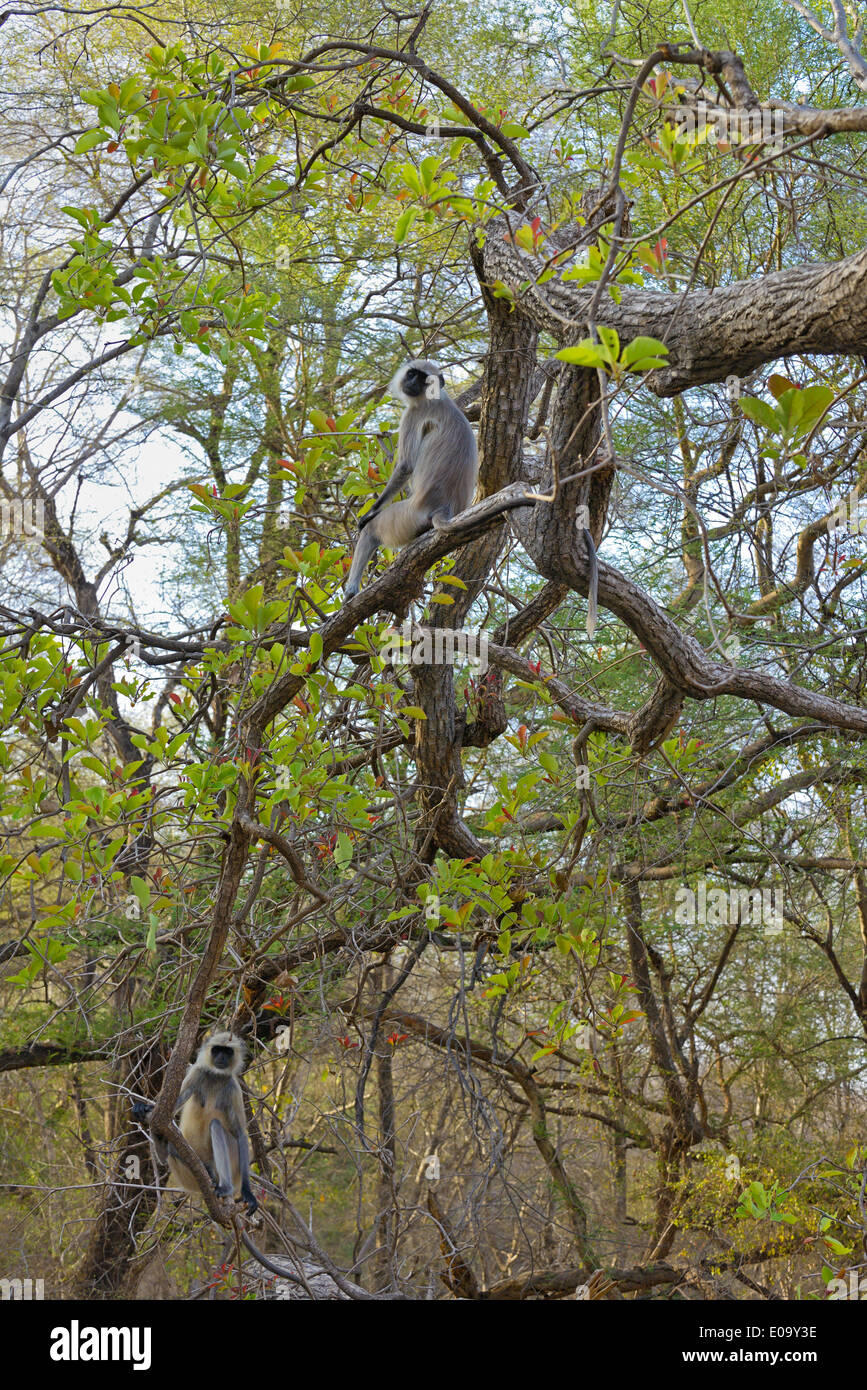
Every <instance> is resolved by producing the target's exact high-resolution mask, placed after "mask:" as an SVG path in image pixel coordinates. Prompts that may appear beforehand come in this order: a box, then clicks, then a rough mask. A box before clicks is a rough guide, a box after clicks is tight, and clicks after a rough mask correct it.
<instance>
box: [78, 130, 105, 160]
mask: <svg viewBox="0 0 867 1390" xmlns="http://www.w3.org/2000/svg"><path fill="white" fill-rule="evenodd" d="M107 139H108V135H107V134H106V132H105V131H104V130H86V131H85V132H84V134H83V135H81V136H79V138H78V140H77V141H76V143H75V153H76V154H86V153H87V151H88V150H92V149H93V147H94V145H101V144H102V143H103V141H104V140H107Z"/></svg>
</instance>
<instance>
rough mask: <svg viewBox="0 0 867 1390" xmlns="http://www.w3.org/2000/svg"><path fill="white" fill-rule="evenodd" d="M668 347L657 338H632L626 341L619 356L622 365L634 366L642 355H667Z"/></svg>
mask: <svg viewBox="0 0 867 1390" xmlns="http://www.w3.org/2000/svg"><path fill="white" fill-rule="evenodd" d="M667 356H668V348H667V347H666V346H665V343H661V342H660V341H659V339H658V338H633V339H632V342H631V343H627V344H626V347H625V348H624V349H623V352H622V353H621V356H620V361H621V362H622V363H623V365H624V367H633V366H635V365H636V364H637V363H638V362H639V361H640V360H641V358H642V357H652V358H659V357H667Z"/></svg>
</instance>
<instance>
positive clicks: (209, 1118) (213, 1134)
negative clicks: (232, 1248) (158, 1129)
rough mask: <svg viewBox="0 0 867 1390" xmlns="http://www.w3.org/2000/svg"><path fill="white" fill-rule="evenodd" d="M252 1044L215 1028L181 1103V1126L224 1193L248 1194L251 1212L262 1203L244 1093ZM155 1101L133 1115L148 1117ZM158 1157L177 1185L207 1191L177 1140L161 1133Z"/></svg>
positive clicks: (193, 1066) (178, 1108)
mask: <svg viewBox="0 0 867 1390" xmlns="http://www.w3.org/2000/svg"><path fill="white" fill-rule="evenodd" d="M245 1061H246V1048H245V1046H244V1044H243V1042H242V1041H241V1039H240V1038H238V1037H236V1036H235V1034H234V1033H213V1034H212V1035H211V1037H209V1038H207V1039H206V1040H205V1041H204V1042H203V1043H202V1045H201V1047H200V1048H199V1051H198V1053H197V1055H196V1060H195V1062H193V1063H192V1064H191V1065H190V1066H189V1067H188V1068H187V1074H186V1076H185V1077H184V1084H183V1086H182V1087H181V1093H180V1095H179V1096H178V1101H177V1105H176V1106H175V1112H174V1113H175V1116H177V1115H178V1112H180V1119H179V1120H178V1128H179V1129H180V1131H181V1134H182V1135H183V1136H184V1138H185V1139H186V1141H187V1143H188V1144H190V1145H191V1147H192V1148H193V1149H195V1151H196V1153H197V1154H198V1155H199V1158H200V1159H201V1160H202V1162H203V1163H204V1165H205V1167H206V1168H207V1170H208V1174H209V1176H210V1178H211V1181H212V1182H213V1184H214V1188H215V1190H216V1193H217V1196H218V1197H229V1196H232V1197H238V1196H240V1197H243V1199H244V1201H245V1202H246V1203H247V1207H248V1208H249V1210H250V1212H251V1213H252V1212H254V1211H255V1210H256V1208H257V1207H258V1205H259V1203H258V1202H257V1200H256V1198H255V1197H254V1196H253V1192H252V1189H251V1187H250V1146H249V1142H248V1140H247V1122H246V1119H245V1116H244V1097H243V1093H242V1091H241V1087H240V1084H239V1082H238V1077H239V1076H240V1075H241V1072H242V1071H243V1070H244V1063H245ZM152 1109H153V1106H152V1105H148V1104H146V1103H145V1102H141V1101H139V1102H137V1103H136V1104H135V1105H134V1106H133V1114H134V1115H135V1117H136V1118H137V1119H144V1117H145V1116H146V1115H148V1114H150V1112H151V1110H152ZM154 1143H155V1145H156V1150H157V1157H158V1158H159V1160H160V1162H161V1163H168V1167H169V1175H170V1177H171V1185H172V1186H173V1187H180V1188H183V1190H184V1191H185V1192H190V1193H192V1194H193V1195H194V1196H201V1191H200V1188H199V1184H198V1183H197V1182H196V1179H195V1178H194V1176H193V1174H192V1173H191V1172H190V1170H189V1168H188V1167H187V1165H186V1164H185V1163H182V1162H181V1160H180V1159H179V1158H178V1155H177V1151H176V1150H175V1148H174V1145H172V1144H170V1143H167V1142H166V1141H165V1140H164V1139H160V1138H158V1137H155V1139H154Z"/></svg>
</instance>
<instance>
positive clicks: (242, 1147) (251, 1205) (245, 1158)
mask: <svg viewBox="0 0 867 1390" xmlns="http://www.w3.org/2000/svg"><path fill="white" fill-rule="evenodd" d="M236 1138H237V1141H238V1167H239V1169H240V1173H241V1196H242V1197H243V1199H244V1201H245V1202H246V1203H247V1210H248V1211H249V1213H250V1215H251V1216H252V1215H253V1212H254V1211H255V1210H256V1208H257V1207H258V1205H259V1203H258V1202H257V1201H256V1198H255V1197H254V1196H253V1189H252V1188H251V1186H250V1146H249V1144H248V1143H247V1136H246V1134H244V1133H243V1131H242V1132H241V1133H240V1134H238V1135H236Z"/></svg>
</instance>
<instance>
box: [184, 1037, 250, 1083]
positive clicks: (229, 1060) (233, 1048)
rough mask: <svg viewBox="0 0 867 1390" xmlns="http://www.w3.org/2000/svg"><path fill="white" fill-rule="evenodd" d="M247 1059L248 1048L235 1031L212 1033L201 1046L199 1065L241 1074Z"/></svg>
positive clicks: (208, 1068)
mask: <svg viewBox="0 0 867 1390" xmlns="http://www.w3.org/2000/svg"><path fill="white" fill-rule="evenodd" d="M246 1060H247V1049H246V1047H245V1046H244V1044H243V1042H242V1041H241V1039H240V1038H239V1037H237V1036H236V1035H235V1034H234V1033H212V1034H211V1036H210V1037H209V1038H206V1039H205V1041H204V1042H203V1043H202V1045H201V1047H200V1048H199V1055H198V1056H197V1058H196V1066H197V1067H205V1068H206V1069H207V1070H208V1071H214V1072H218V1073H220V1074H225V1073H231V1074H232V1075H233V1076H239V1075H240V1074H241V1072H242V1071H243V1070H244V1064H245V1062H246Z"/></svg>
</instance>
